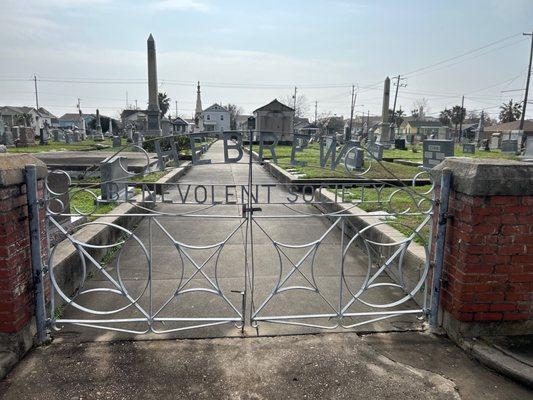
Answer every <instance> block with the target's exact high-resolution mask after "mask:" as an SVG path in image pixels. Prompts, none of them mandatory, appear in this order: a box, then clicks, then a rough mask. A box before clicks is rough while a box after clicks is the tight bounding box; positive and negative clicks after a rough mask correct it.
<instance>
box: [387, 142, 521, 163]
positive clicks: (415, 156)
mask: <svg viewBox="0 0 533 400" xmlns="http://www.w3.org/2000/svg"><path fill="white" fill-rule="evenodd" d="M408 147H410V146H408ZM416 148H417V150H418V151H417V152H413V151H412V150H411V149H410V148H409V149H408V150H396V149H384V150H383V157H384V158H398V159H402V160H417V161H422V145H418V146H417V147H416ZM454 154H455V156H456V157H472V158H503V159H506V160H516V159H517V156H516V155H515V154H513V153H502V152H501V151H500V150H491V151H484V150H478V149H476V152H475V153H474V154H469V153H463V146H462V145H460V144H457V145H455V153H454Z"/></svg>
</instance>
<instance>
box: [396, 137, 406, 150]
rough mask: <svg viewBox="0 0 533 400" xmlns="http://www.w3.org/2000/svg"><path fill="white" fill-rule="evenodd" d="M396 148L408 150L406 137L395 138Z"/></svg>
mask: <svg viewBox="0 0 533 400" xmlns="http://www.w3.org/2000/svg"><path fill="white" fill-rule="evenodd" d="M394 148H395V149H396V150H407V147H405V139H394Z"/></svg>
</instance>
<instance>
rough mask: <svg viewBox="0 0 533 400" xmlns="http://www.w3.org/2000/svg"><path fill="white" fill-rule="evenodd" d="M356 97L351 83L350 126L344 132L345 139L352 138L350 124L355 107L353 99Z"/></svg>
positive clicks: (351, 123)
mask: <svg viewBox="0 0 533 400" xmlns="http://www.w3.org/2000/svg"><path fill="white" fill-rule="evenodd" d="M356 98H357V94H356V93H355V86H354V85H352V100H351V102H350V127H349V129H348V132H346V137H345V140H346V141H348V140H351V139H352V126H353V109H354V108H355V99H356Z"/></svg>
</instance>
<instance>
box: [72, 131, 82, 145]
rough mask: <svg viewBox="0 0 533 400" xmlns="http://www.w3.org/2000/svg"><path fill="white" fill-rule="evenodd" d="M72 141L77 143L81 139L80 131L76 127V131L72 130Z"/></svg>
mask: <svg viewBox="0 0 533 400" xmlns="http://www.w3.org/2000/svg"><path fill="white" fill-rule="evenodd" d="M72 141H73V142H74V143H77V142H79V141H80V132H78V130H77V129H76V130H75V131H74V132H72Z"/></svg>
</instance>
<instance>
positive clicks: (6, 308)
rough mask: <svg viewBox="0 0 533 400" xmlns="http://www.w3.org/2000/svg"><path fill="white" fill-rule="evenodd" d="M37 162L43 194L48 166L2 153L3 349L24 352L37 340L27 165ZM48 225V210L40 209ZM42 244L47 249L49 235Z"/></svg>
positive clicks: (0, 264) (0, 336)
mask: <svg viewBox="0 0 533 400" xmlns="http://www.w3.org/2000/svg"><path fill="white" fill-rule="evenodd" d="M28 164H35V165H36V166H37V178H38V188H39V197H40V198H42V196H43V178H44V176H45V174H46V166H45V165H44V164H43V163H42V162H41V161H39V160H38V159H37V158H35V157H33V156H31V155H27V154H0V351H3V352H14V353H15V354H16V355H17V356H18V357H20V356H22V355H23V354H24V353H25V352H26V351H27V350H28V349H29V348H30V347H31V346H32V344H33V335H34V332H35V326H34V325H35V324H34V322H33V320H32V318H33V315H34V309H33V304H34V300H33V299H34V297H33V281H32V265H31V252H30V235H29V221H28V205H27V204H28V203H27V198H26V185H25V179H24V168H25V166H26V165H28ZM40 219H41V230H43V229H44V211H41V213H40ZM41 237H42V238H43V243H42V248H43V250H45V249H46V245H45V243H46V242H45V240H46V239H45V238H46V236H44V235H41Z"/></svg>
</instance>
